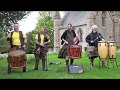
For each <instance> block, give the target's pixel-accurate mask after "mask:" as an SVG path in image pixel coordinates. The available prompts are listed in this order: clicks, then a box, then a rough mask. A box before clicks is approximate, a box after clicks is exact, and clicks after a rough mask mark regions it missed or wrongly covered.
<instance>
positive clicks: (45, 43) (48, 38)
mask: <svg viewBox="0 0 120 90" xmlns="http://www.w3.org/2000/svg"><path fill="white" fill-rule="evenodd" d="M46 36H47V40H48V41H47V42H44V45H47V44H49V43H50V42H51V40H50V37H49V36H48V35H46Z"/></svg>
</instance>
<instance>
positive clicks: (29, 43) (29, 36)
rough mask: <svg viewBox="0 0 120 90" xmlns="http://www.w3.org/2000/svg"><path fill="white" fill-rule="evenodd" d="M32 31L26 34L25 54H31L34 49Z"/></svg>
mask: <svg viewBox="0 0 120 90" xmlns="http://www.w3.org/2000/svg"><path fill="white" fill-rule="evenodd" d="M33 34H34V31H31V32H28V33H27V34H26V35H27V54H32V53H33V51H34V49H35V44H34V43H35V41H34V40H33V36H32V35H33Z"/></svg>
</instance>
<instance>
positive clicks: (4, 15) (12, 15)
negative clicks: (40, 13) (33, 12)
mask: <svg viewBox="0 0 120 90" xmlns="http://www.w3.org/2000/svg"><path fill="white" fill-rule="evenodd" d="M29 13H30V11H1V12H0V31H2V32H5V33H6V32H9V31H11V30H12V26H11V24H12V23H14V22H16V21H19V20H21V19H23V18H25V16H26V15H28V14H29Z"/></svg>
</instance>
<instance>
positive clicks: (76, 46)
mask: <svg viewBox="0 0 120 90" xmlns="http://www.w3.org/2000/svg"><path fill="white" fill-rule="evenodd" d="M70 47H71V48H72V47H73V48H80V45H70Z"/></svg>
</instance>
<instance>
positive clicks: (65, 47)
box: [58, 44, 69, 58]
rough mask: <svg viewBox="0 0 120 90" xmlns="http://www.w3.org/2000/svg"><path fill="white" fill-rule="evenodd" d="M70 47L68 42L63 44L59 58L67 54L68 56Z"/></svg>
mask: <svg viewBox="0 0 120 90" xmlns="http://www.w3.org/2000/svg"><path fill="white" fill-rule="evenodd" d="M68 47H69V46H68V45H67V44H65V45H63V47H62V48H61V49H60V51H59V54H58V58H66V56H68Z"/></svg>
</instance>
